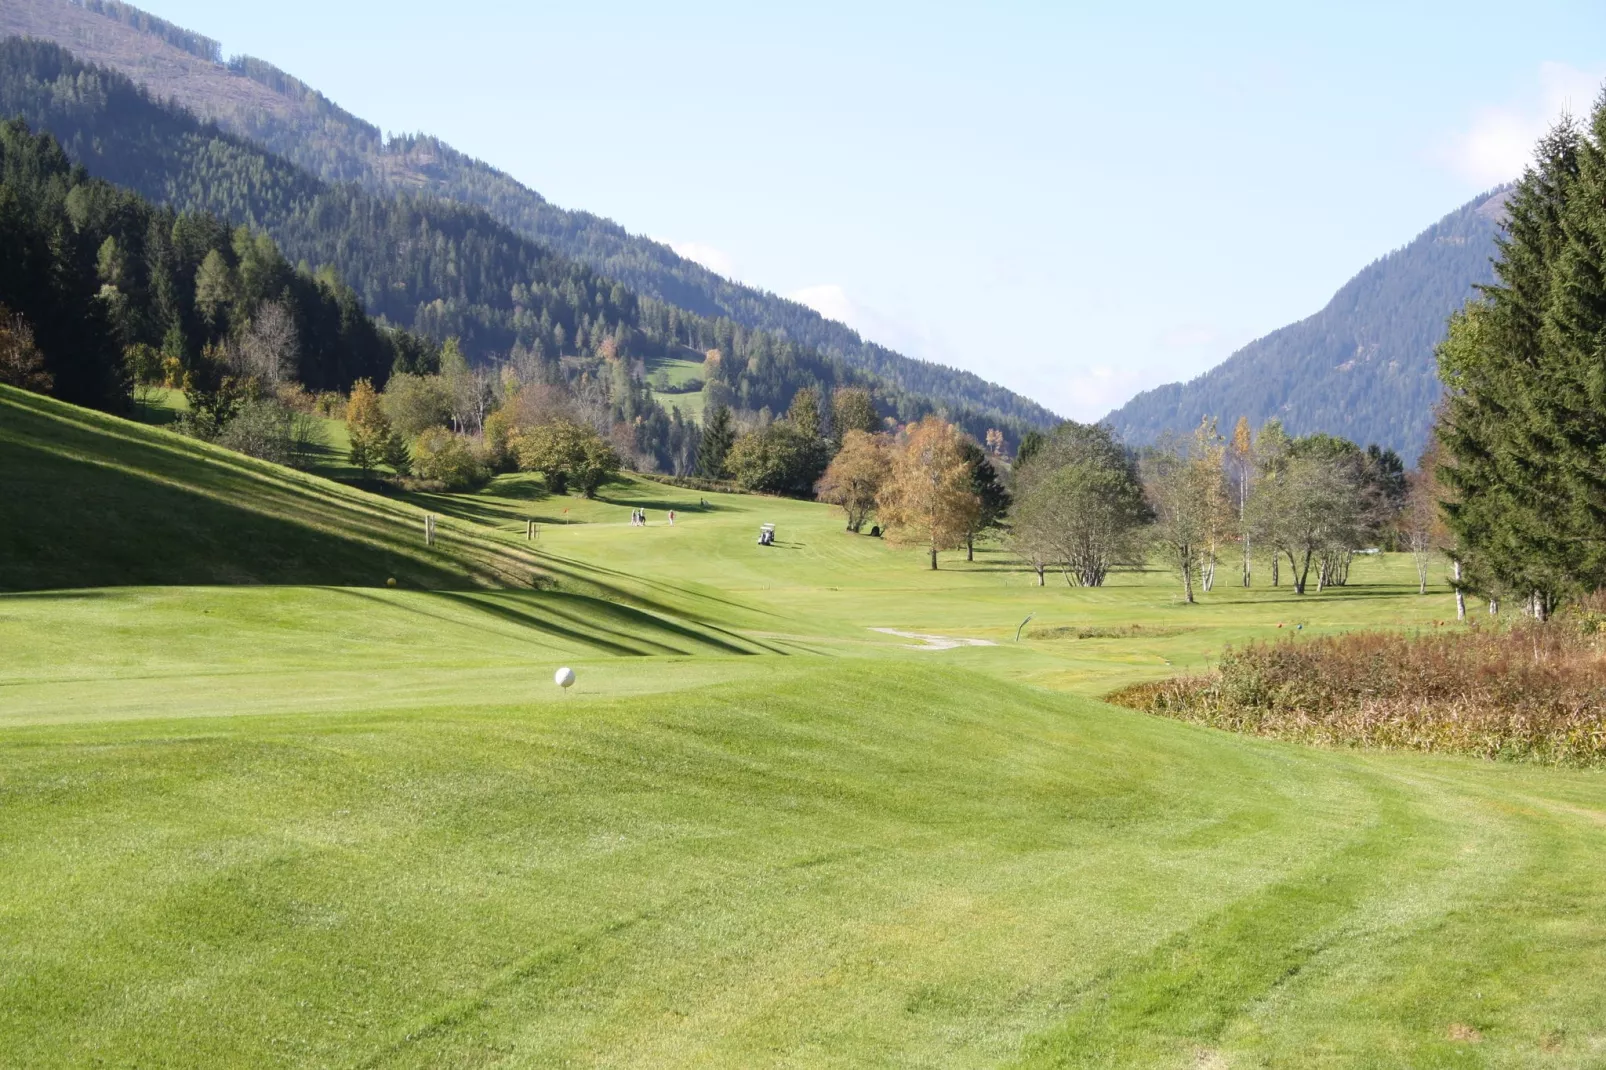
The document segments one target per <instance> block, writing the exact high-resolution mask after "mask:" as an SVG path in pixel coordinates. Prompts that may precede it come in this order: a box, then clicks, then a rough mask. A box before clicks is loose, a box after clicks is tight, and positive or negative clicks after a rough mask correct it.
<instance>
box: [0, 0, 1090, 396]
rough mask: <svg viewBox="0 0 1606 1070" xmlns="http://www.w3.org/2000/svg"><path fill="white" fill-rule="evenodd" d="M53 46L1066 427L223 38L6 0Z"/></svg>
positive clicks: (900, 379) (910, 385) (893, 366)
mask: <svg viewBox="0 0 1606 1070" xmlns="http://www.w3.org/2000/svg"><path fill="white" fill-rule="evenodd" d="M6 35H16V36H31V37H35V38H39V39H41V40H47V41H52V42H54V43H56V44H59V45H60V46H62V47H63V48H66V49H68V50H69V51H71V52H73V53H74V54H75V55H76V56H77V57H78V58H79V59H81V60H83V61H86V62H90V63H95V64H99V65H102V66H106V67H109V68H111V69H113V70H116V71H119V72H120V73H122V74H124V75H126V76H127V77H129V78H130V79H132V80H133V81H134V82H135V83H136V84H138V85H140V86H142V87H144V88H145V89H147V90H148V91H149V92H151V93H152V94H153V95H155V96H157V97H159V98H162V99H166V100H172V101H173V102H175V103H177V104H179V105H181V106H182V107H184V108H186V109H188V110H189V111H192V112H194V113H196V114H197V115H199V116H201V117H202V118H205V119H209V120H212V121H214V122H216V123H217V124H218V125H219V126H220V127H221V128H222V129H224V130H226V131H228V132H230V133H233V134H236V135H239V136H242V137H245V138H249V139H251V140H253V141H256V142H259V143H261V144H263V145H264V146H265V147H267V148H268V149H270V150H271V151H273V152H275V153H278V154H279V155H282V156H284V157H286V158H287V159H289V160H291V161H293V162H294V163H297V164H299V165H300V166H301V167H303V168H305V169H306V170H308V171H310V172H311V173H313V174H314V175H317V176H318V177H319V178H322V179H323V180H325V181H328V182H355V183H358V184H360V185H362V186H364V187H365V188H368V189H370V190H373V191H376V192H384V193H395V192H410V193H422V194H432V195H435V196H440V197H443V198H447V199H451V200H456V201H459V202H461V203H464V204H467V205H471V206H475V207H479V208H483V209H484V210H485V211H486V212H487V213H488V214H489V215H490V216H491V217H492V218H494V219H496V220H497V221H498V222H501V223H503V224H504V225H506V226H508V227H510V228H511V229H512V230H514V231H515V232H517V233H519V234H521V235H523V236H525V237H528V238H531V239H534V240H535V241H537V242H540V243H541V244H543V245H547V246H549V247H550V248H552V249H554V250H555V251H557V252H560V253H562V254H564V255H567V256H569V257H572V258H573V259H575V260H578V261H579V262H581V263H583V264H586V265H587V266H589V267H591V268H593V269H594V270H596V271H598V272H600V273H602V274H603V275H606V276H608V277H609V278H611V279H614V280H617V281H619V282H621V283H623V284H624V285H625V286H627V287H629V288H630V289H631V290H633V291H635V292H636V293H639V294H641V295H643V296H647V297H652V298H655V299H657V300H660V301H663V302H665V303H667V304H670V305H674V306H675V307H677V308H681V309H684V310H686V311H688V312H692V313H695V314H697V315H701V316H711V317H718V316H724V317H727V318H729V319H731V320H733V321H735V322H737V323H740V324H743V325H745V326H748V327H756V328H763V329H767V330H779V331H784V332H785V333H786V335H787V337H789V338H791V339H793V340H794V341H796V342H798V343H800V344H802V345H806V346H812V347H815V348H818V349H820V350H821V351H822V352H824V353H826V354H828V355H831V356H835V357H838V358H839V359H841V360H843V361H844V362H845V363H846V364H847V365H848V366H850V367H853V368H858V369H862V370H864V371H868V372H871V373H873V374H875V375H877V376H878V377H880V378H882V379H885V380H887V381H889V382H890V383H893V384H894V385H896V386H898V387H900V388H901V389H903V390H905V391H908V392H909V393H912V394H920V395H925V396H927V397H931V398H934V399H938V400H941V401H944V402H947V403H951V404H954V405H956V406H959V407H963V408H967V409H971V410H974V411H977V412H988V411H992V412H997V413H1000V414H1002V415H1004V416H1008V417H1011V418H1013V419H1016V420H1019V421H1022V422H1024V423H1026V424H1029V425H1036V426H1040V427H1047V426H1051V425H1053V424H1054V423H1056V422H1058V419H1059V418H1058V417H1057V416H1056V415H1055V414H1054V413H1052V412H1051V411H1049V410H1048V409H1047V408H1045V407H1044V406H1042V405H1039V404H1038V403H1036V402H1034V401H1032V400H1030V399H1028V398H1025V397H1023V396H1021V395H1019V394H1016V393H1014V392H1013V391H1010V390H1007V389H1005V388H1004V387H1001V386H998V385H996V384H993V383H989V382H987V381H985V380H983V379H982V378H981V377H979V376H977V375H974V374H972V373H970V372H966V371H961V370H958V369H953V368H948V367H945V366H943V365H939V364H934V363H931V362H928V361H921V360H915V359H913V358H910V357H906V356H903V355H902V354H899V353H896V352H894V351H892V350H890V349H887V348H885V347H883V346H879V345H876V344H875V343H873V342H868V341H865V340H864V339H862V338H860V336H859V335H858V334H857V333H856V332H855V331H853V330H852V329H851V328H849V327H847V326H845V325H843V324H840V323H837V322H835V321H832V320H828V319H826V318H824V317H823V316H821V315H820V314H819V313H817V312H815V311H814V310H813V309H810V308H808V307H807V306H804V305H802V304H799V303H798V302H795V301H790V300H787V299H785V298H782V297H778V296H776V295H775V294H772V293H768V292H766V291H762V290H758V289H755V288H753V287H749V286H743V285H740V284H737V283H734V282H731V281H730V280H728V279H725V278H723V277H721V276H719V275H717V274H715V273H714V272H712V271H709V270H708V269H707V268H704V267H702V266H701V265H699V264H696V263H694V262H692V261H690V260H687V259H685V258H684V257H681V256H679V255H678V254H676V253H675V252H674V251H673V250H672V249H670V248H669V247H668V246H666V245H663V244H662V243H660V242H655V241H652V240H651V239H648V238H644V237H641V236H638V235H632V234H630V233H628V232H627V231H625V230H624V228H622V227H620V226H618V225H617V224H615V223H613V222H611V221H609V220H606V219H603V218H601V217H598V216H595V215H592V214H590V213H588V212H580V211H568V210H565V209H562V208H558V207H556V206H554V205H552V204H550V203H549V202H547V201H546V200H545V199H544V198H542V197H541V196H540V195H539V194H538V193H536V192H534V191H533V190H530V189H527V188H526V187H524V186H522V185H520V184H519V183H518V182H517V181H515V180H514V179H513V178H511V177H510V176H508V175H506V174H504V173H502V172H500V171H498V170H496V169H495V168H493V167H491V166H490V165H488V164H486V163H483V162H481V161H479V160H475V159H472V158H471V157H468V156H466V155H464V154H462V153H460V152H457V151H456V150H454V149H452V148H451V147H450V146H449V145H446V144H445V143H443V142H441V141H439V140H438V139H435V138H432V137H428V136H423V135H418V136H411V137H396V138H391V139H390V140H388V141H387V140H386V139H385V138H384V136H383V134H382V132H381V131H380V130H379V129H378V128H377V127H375V126H374V125H373V124H371V123H367V122H365V121H363V120H361V119H358V118H356V117H355V116H352V115H351V114H349V113H348V112H346V111H344V110H343V109H341V108H339V107H338V106H337V105H335V104H334V103H333V102H331V101H330V100H329V99H328V98H327V97H325V96H324V95H323V94H321V93H319V92H317V91H316V90H315V89H313V88H312V87H310V86H308V85H306V84H305V83H303V82H301V81H300V80H298V79H296V78H294V77H293V76H291V75H288V74H286V73H285V72H283V71H281V70H279V69H278V68H276V67H274V66H273V65H271V64H269V63H266V62H264V61H262V60H258V59H254V58H252V57H249V56H237V57H235V58H233V59H231V60H229V61H228V62H227V63H226V64H225V63H223V62H222V61H221V50H220V49H219V47H218V45H217V42H215V41H212V40H211V39H210V38H206V37H204V36H202V35H200V34H195V33H191V32H190V31H188V30H184V29H182V28H180V27H177V26H173V25H172V24H170V23H167V22H165V21H163V20H161V19H157V18H155V17H154V16H150V15H147V14H146V13H144V12H141V11H139V10H138V9H136V8H133V7H131V6H129V5H127V4H123V3H119V2H117V0H5V3H4V4H3V5H0V36H6Z"/></svg>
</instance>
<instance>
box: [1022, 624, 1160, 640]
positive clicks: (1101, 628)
mask: <svg viewBox="0 0 1606 1070" xmlns="http://www.w3.org/2000/svg"><path fill="white" fill-rule="evenodd" d="M1189 630H1190V629H1188V628H1180V627H1175V626H1171V627H1168V626H1166V625H1161V624H1115V625H1100V624H1073V625H1062V626H1061V627H1058V628H1033V629H1032V631H1031V636H1032V638H1033V639H1169V638H1170V637H1171V636H1173V635H1181V634H1182V633H1183V632H1186V631H1189Z"/></svg>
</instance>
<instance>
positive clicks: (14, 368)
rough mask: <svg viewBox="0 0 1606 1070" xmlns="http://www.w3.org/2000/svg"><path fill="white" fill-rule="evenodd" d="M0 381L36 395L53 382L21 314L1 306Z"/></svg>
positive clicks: (29, 328) (44, 390) (47, 389)
mask: <svg viewBox="0 0 1606 1070" xmlns="http://www.w3.org/2000/svg"><path fill="white" fill-rule="evenodd" d="M0 383H5V384H6V385H7V386H16V387H21V388H22V389H23V390H31V391H33V392H34V393H36V394H48V393H50V388H51V386H52V385H53V384H52V380H51V377H50V373H49V372H47V371H45V358H44V356H43V355H41V354H40V352H39V349H38V347H37V346H35V345H34V342H33V328H32V327H30V326H28V321H27V320H25V319H23V318H22V313H20V312H12V311H11V310H10V309H8V308H6V306H4V305H0Z"/></svg>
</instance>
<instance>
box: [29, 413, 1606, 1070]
mask: <svg viewBox="0 0 1606 1070" xmlns="http://www.w3.org/2000/svg"><path fill="white" fill-rule="evenodd" d="M0 495H3V499H0V500H4V501H5V502H6V503H7V505H8V510H9V511H8V513H7V532H6V534H5V535H3V536H0V540H3V541H0V590H6V591H9V592H10V593H4V594H0V650H3V651H4V653H5V656H4V658H3V659H0V1065H4V1066H12V1065H16V1066H27V1067H35V1066H44V1067H53V1066H60V1067H76V1066H84V1065H110V1066H186V1067H213V1066H236V1065H238V1066H383V1067H389V1066H417V1067H526V1066H529V1067H545V1066H567V1065H572V1066H599V1067H641V1066H673V1067H706V1066H716V1067H751V1066H788V1067H801V1066H832V1067H860V1066H909V1067H915V1066H920V1067H925V1066H952V1067H974V1066H1032V1067H1039V1066H1099V1067H1127V1066H1138V1067H1144V1066H1152V1067H1181V1068H1195V1067H1251V1066H1266V1067H1284V1066H1301V1067H1303V1066H1335V1067H1337V1066H1368V1067H1369V1066H1390V1067H1392V1066H1411V1067H1435V1066H1444V1067H1462V1066H1475V1067H1521V1066H1532V1065H1543V1066H1557V1067H1588V1066H1598V1065H1600V1064H1601V1062H1602V1060H1603V1059H1606V1005H1603V1004H1602V1001H1601V1000H1600V999H1599V996H1598V993H1599V992H1600V991H1601V989H1602V987H1603V985H1606V867H1602V865H1601V864H1600V859H1601V857H1602V849H1603V847H1606V780H1603V779H1602V776H1601V774H1599V773H1595V772H1578V771H1566V770H1557V769H1548V768H1540V767H1528V766H1517V765H1509V764H1507V765H1502V764H1490V763H1479V762H1474V761H1470V760H1464V759H1454V758H1435V757H1425V756H1420V755H1397V754H1378V753H1363V752H1352V751H1325V750H1319V749H1313V748H1305V747H1299V746H1294V745H1289V744H1284V743H1278V742H1274V741H1268V740H1261V739H1254V738H1245V737H1240V736H1236V735H1230V734H1227V733H1222V732H1217V731H1213V730H1210V729H1205V728H1200V727H1196V726H1192V725H1187V724H1182V723H1178V722H1173V721H1169V720H1164V719H1158V718H1151V717H1148V716H1145V715H1142V714H1139V713H1134V712H1132V711H1127V710H1122V709H1117V708H1115V707H1112V706H1109V705H1107V704H1105V703H1103V702H1101V701H1099V696H1100V695H1102V694H1104V693H1106V692H1108V691H1109V690H1111V689H1113V688H1115V687H1117V686H1120V685H1123V684H1126V683H1130V682H1133V681H1136V680H1142V679H1150V678H1154V677H1156V676H1161V675H1164V674H1168V673H1174V672H1177V671H1180V670H1181V669H1182V668H1186V667H1198V666H1201V665H1203V664H1206V663H1207V662H1208V661H1209V660H1211V659H1213V658H1215V657H1217V656H1219V654H1220V652H1221V649H1222V648H1223V646H1224V645H1225V644H1227V643H1230V642H1241V641H1244V640H1246V639H1251V638H1268V637H1273V636H1278V635H1287V634H1290V633H1291V632H1294V631H1297V632H1298V634H1301V635H1309V634H1315V633H1320V632H1326V631H1335V630H1342V629H1351V628H1356V627H1362V626H1373V627H1377V626H1384V627H1406V628H1417V627H1437V626H1438V621H1441V620H1445V619H1447V618H1448V617H1450V616H1452V615H1453V608H1452V606H1451V604H1450V599H1449V595H1448V594H1447V593H1444V590H1443V588H1442V586H1441V588H1440V593H1437V594H1435V595H1431V596H1428V597H1419V596H1417V595H1416V594H1415V586H1414V579H1415V576H1414V571H1413V570H1412V568H1411V565H1410V562H1409V561H1408V560H1406V559H1404V558H1403V557H1389V556H1382V557H1378V558H1365V559H1360V560H1358V561H1357V563H1356V565H1355V568H1354V573H1353V577H1352V581H1351V584H1350V585H1349V586H1348V587H1345V588H1341V589H1335V590H1329V591H1326V592H1323V593H1322V594H1320V595H1316V594H1314V593H1313V594H1310V595H1307V596H1304V597H1297V596H1295V595H1293V594H1292V593H1291V592H1290V591H1289V590H1288V589H1287V588H1286V587H1284V588H1281V589H1272V588H1269V587H1268V586H1266V585H1265V583H1264V581H1263V580H1262V581H1261V582H1260V583H1259V584H1258V585H1257V586H1255V587H1254V588H1251V589H1249V590H1245V589H1243V588H1242V587H1237V586H1230V585H1229V583H1230V581H1231V580H1233V579H1235V578H1236V577H1235V572H1233V571H1231V570H1228V569H1224V570H1223V571H1224V573H1225V575H1223V577H1222V578H1221V580H1220V581H1218V585H1217V587H1216V589H1215V590H1214V591H1212V592H1210V593H1208V594H1204V595H1202V596H1201V601H1200V604H1198V605H1193V606H1187V605H1183V604H1182V603H1181V602H1180V599H1179V585H1178V584H1177V583H1176V581H1175V580H1174V579H1173V578H1172V577H1171V576H1170V575H1169V574H1168V573H1165V572H1163V571H1159V570H1155V571H1148V572H1130V573H1120V574H1117V575H1116V576H1115V577H1114V579H1113V581H1112V583H1111V585H1110V586H1108V587H1106V588H1103V589H1097V590H1086V589H1074V588H1071V587H1069V586H1067V585H1066V584H1065V583H1064V582H1063V580H1061V579H1058V578H1056V577H1052V576H1051V577H1050V583H1049V585H1048V586H1046V587H1043V588H1039V587H1037V586H1035V582H1036V581H1035V577H1033V576H1032V575H1030V574H1029V573H1027V572H1025V571H1022V570H1021V569H1019V568H1018V567H1017V566H1015V565H1014V564H1013V563H1012V562H1011V561H1010V560H1009V558H1008V557H1007V556H1006V555H1005V554H1004V553H1003V552H1002V551H1001V550H999V549H998V548H996V547H994V546H991V545H988V546H984V547H979V548H978V554H977V560H976V561H975V562H974V563H967V562H965V561H964V560H963V555H962V554H944V555H943V558H942V565H943V567H942V569H941V570H939V571H937V572H931V571H930V570H928V569H926V568H925V567H923V557H922V554H921V553H920V552H919V550H918V549H898V548H895V547H892V546H889V545H887V544H886V543H885V542H884V541H882V540H879V539H872V538H870V537H868V536H863V535H853V534H850V533H847V532H845V531H843V530H842V522H841V519H840V515H839V514H838V513H836V512H834V511H832V510H829V509H827V508H826V507H824V506H820V505H814V504H809V503H801V502H793V501H783V500H778V499H773V498H767V497H758V496H747V495H718V494H705V493H701V492H697V491H689V490H682V489H678V488H673V487H668V486H664V485H662V484H658V483H654V482H651V481H648V480H645V479H637V478H629V479H626V480H624V481H621V482H620V483H618V484H615V485H612V486H609V487H605V488H604V489H603V491H602V493H601V495H600V497H599V499H598V500H596V501H586V500H583V499H580V498H578V497H563V498H555V497H550V496H548V495H546V493H545V491H544V488H543V487H542V486H541V483H540V481H539V480H538V479H535V478H533V477H530V476H524V475H512V476H502V477H499V478H498V479H496V480H495V481H493V482H492V484H491V485H490V486H489V487H487V488H486V489H485V490H484V491H482V492H479V493H476V494H471V495H427V494H389V495H387V496H379V495H375V494H367V493H364V492H362V491H359V490H354V489H351V488H349V487H345V486H341V485H339V484H334V483H329V482H327V481H324V480H321V479H317V478H315V477H311V476H303V475H299V474H296V473H290V472H287V471H286V470H284V469H278V468H275V467H274V466H271V465H262V464H257V463H256V462H251V461H247V460H244V459H241V458H239V457H237V456H235V455H231V454H227V453H225V452H223V451H220V450H215V449H212V448H210V447H205V446H201V445H198V444H195V443H192V442H188V441H186V440H182V439H179V438H177V437H176V436H173V435H171V434H169V433H168V432H165V431H162V430H158V429H154V428H150V427H142V426H139V425H135V424H131V423H127V422H124V421H119V420H116V419H114V418H111V417H104V416H98V415H95V414H88V413H85V412H83V410H78V409H73V408H71V407H69V406H64V405H59V404H57V403H53V402H49V401H45V400H42V399H38V398H34V397H32V396H30V395H23V394H19V393H17V392H15V391H9V390H6V389H5V388H0ZM14 505H16V506H22V507H23V508H20V509H17V508H13V506H14ZM640 508H644V509H646V510H647V517H648V526H647V527H645V528H639V527H633V526H631V525H630V524H629V523H628V516H629V513H630V511H631V510H632V509H640ZM671 509H673V510H675V512H676V513H677V521H676V523H675V525H674V526H673V527H670V526H669V525H668V523H667V513H668V511H669V510H671ZM425 512H430V513H434V514H436V515H438V516H440V517H441V518H442V520H441V530H442V532H443V536H444V537H443V538H442V540H441V541H440V542H439V543H438V544H437V546H436V547H433V548H428V549H426V548H425V547H423V545H422V538H421V529H420V526H419V522H420V519H421V517H422V516H423V515H424V513H425ZM530 521H535V522H536V524H537V525H538V527H537V530H536V532H535V538H534V539H529V538H527V530H528V524H529V522H530ZM766 522H768V523H774V524H776V525H777V532H778V541H777V545H776V546H774V547H761V546H758V545H757V541H756V540H757V534H758V526H759V524H761V523H766ZM391 576H396V577H397V578H398V579H399V580H400V581H401V582H400V584H399V586H398V587H397V588H395V589H391V588H389V587H387V586H385V582H384V581H385V580H386V579H387V578H389V577H391ZM1028 615H1032V617H1033V619H1032V620H1031V621H1030V622H1029V623H1026V624H1025V625H1024V627H1022V623H1023V621H1024V620H1025V618H1027V616H1028ZM1279 625H1280V626H1281V627H1279ZM877 629H890V630H892V631H893V632H904V633H910V634H909V635H897V634H890V633H889V632H887V631H880V630H877ZM1017 629H1020V631H1021V638H1020V641H1019V642H1016V641H1015V636H1016V632H1017ZM918 635H926V636H940V637H947V638H948V639H964V640H977V641H981V642H983V643H987V644H991V645H961V646H952V647H948V648H942V647H946V646H947V644H946V643H941V642H938V643H933V642H932V641H930V640H923V639H919V638H912V637H911V636H918ZM561 665H570V666H573V667H574V668H575V669H576V670H577V672H578V676H579V682H578V685H577V686H576V687H575V688H574V689H573V690H572V691H570V692H562V691H560V690H559V689H558V688H557V687H555V686H554V685H553V683H552V673H553V671H554V670H555V669H556V668H557V667H559V666H561Z"/></svg>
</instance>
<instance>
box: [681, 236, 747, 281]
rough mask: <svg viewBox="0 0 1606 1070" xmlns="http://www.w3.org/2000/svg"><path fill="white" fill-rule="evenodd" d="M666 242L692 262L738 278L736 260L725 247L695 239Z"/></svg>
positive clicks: (714, 271) (732, 277)
mask: <svg viewBox="0 0 1606 1070" xmlns="http://www.w3.org/2000/svg"><path fill="white" fill-rule="evenodd" d="M664 244H665V245H667V246H669V247H670V248H671V249H673V250H674V251H675V252H676V253H678V254H679V255H681V256H684V257H685V258H686V259H687V260H690V261H691V262H692V263H694V264H701V265H702V266H703V267H705V268H707V269H708V270H709V271H712V272H713V273H714V274H716V275H723V276H725V277H726V278H727V279H732V280H734V279H735V278H736V261H734V260H732V259H731V256H730V254H729V253H727V252H725V251H724V250H723V249H716V248H714V247H713V246H712V245H704V244H703V243H702V242H695V241H666V242H664Z"/></svg>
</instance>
